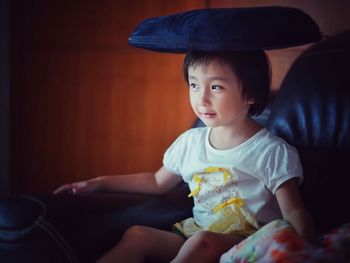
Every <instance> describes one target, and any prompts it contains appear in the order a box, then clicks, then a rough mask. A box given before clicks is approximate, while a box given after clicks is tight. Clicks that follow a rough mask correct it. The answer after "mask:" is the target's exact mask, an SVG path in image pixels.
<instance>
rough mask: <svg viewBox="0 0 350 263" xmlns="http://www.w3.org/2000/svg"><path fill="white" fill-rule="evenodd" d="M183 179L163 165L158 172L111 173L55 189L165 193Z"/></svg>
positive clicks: (58, 190) (57, 191) (67, 190)
mask: <svg viewBox="0 0 350 263" xmlns="http://www.w3.org/2000/svg"><path fill="white" fill-rule="evenodd" d="M181 180H182V177H181V176H177V175H174V174H172V173H170V172H168V171H167V170H166V169H165V167H161V168H160V169H159V170H158V171H157V172H156V173H136V174H128V175H110V176H101V177H96V178H93V179H90V180H86V181H81V182H75V183H71V184H66V185H63V186H61V187H59V188H58V189H56V190H55V191H54V194H57V193H62V192H71V193H73V194H76V193H84V192H85V193H87V192H90V193H91V192H99V191H102V192H103V191H104V192H127V193H144V194H163V193H165V192H167V191H168V190H170V189H171V188H173V187H174V186H175V185H177V184H178V183H179V182H180V181H181Z"/></svg>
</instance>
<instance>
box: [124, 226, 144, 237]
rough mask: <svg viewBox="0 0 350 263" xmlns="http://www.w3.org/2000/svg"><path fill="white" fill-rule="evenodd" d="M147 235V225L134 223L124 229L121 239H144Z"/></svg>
mask: <svg viewBox="0 0 350 263" xmlns="http://www.w3.org/2000/svg"><path fill="white" fill-rule="evenodd" d="M147 235H148V229H147V227H145V226H139V225H135V226H132V227H130V228H128V229H127V230H126V231H125V233H124V235H123V239H134V240H144V238H147Z"/></svg>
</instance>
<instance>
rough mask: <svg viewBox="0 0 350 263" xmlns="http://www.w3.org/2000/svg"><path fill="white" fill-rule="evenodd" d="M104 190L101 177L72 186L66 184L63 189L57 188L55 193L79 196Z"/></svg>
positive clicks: (72, 184)
mask: <svg viewBox="0 0 350 263" xmlns="http://www.w3.org/2000/svg"><path fill="white" fill-rule="evenodd" d="M100 190H102V180H101V178H100V177H97V178H93V179H90V180H87V181H81V182H74V183H71V184H65V185H62V186H61V187H59V188H57V189H56V190H55V191H54V192H53V193H54V194H61V193H69V194H77V193H92V192H97V191H100Z"/></svg>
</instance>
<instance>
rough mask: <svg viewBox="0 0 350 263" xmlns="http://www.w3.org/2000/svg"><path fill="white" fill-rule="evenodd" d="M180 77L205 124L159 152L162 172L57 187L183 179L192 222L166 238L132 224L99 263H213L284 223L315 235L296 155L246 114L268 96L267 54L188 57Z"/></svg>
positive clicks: (156, 186) (138, 187)
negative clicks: (265, 228) (261, 229)
mask: <svg viewBox="0 0 350 263" xmlns="http://www.w3.org/2000/svg"><path fill="white" fill-rule="evenodd" d="M184 77H185V80H186V81H187V83H188V85H189V96H190V102H191V106H192V108H193V110H194V112H195V114H196V115H197V116H198V118H199V119H200V120H202V122H203V123H204V124H205V125H206V127H201V128H194V129H190V130H188V131H186V132H185V133H183V134H182V135H181V136H180V137H179V138H178V139H177V140H176V141H175V142H174V143H173V144H172V145H171V146H170V147H169V148H168V150H167V151H166V153H165V155H164V159H163V167H161V168H160V169H159V170H158V171H157V172H156V173H138V174H131V175H121V176H120V175H119V176H103V177H98V178H94V179H91V180H88V181H84V182H78V183H73V184H68V185H64V186H62V187H60V188H58V189H57V190H56V191H55V193H59V192H63V191H67V190H68V191H73V193H80V192H94V191H115V192H121V191H123V192H124V191H125V192H133V193H151V194H163V193H165V192H167V191H169V190H170V189H171V188H173V187H174V186H175V185H177V184H178V183H180V182H181V181H182V180H183V181H185V182H186V183H188V185H189V188H190V191H191V192H190V194H189V197H193V198H194V204H195V205H194V208H193V218H188V219H185V220H184V221H182V222H178V223H176V224H175V225H174V231H173V232H166V231H162V230H158V229H153V228H149V227H145V226H133V227H131V228H130V229H128V230H127V231H126V232H125V234H124V236H123V237H122V239H121V241H120V242H119V243H118V244H117V245H116V246H115V247H114V248H113V249H112V250H111V251H110V252H108V253H107V254H106V255H104V256H103V257H102V258H101V259H100V261H99V262H116V260H118V262H144V261H145V260H150V261H151V262H170V261H172V262H218V261H219V259H220V255H221V254H223V253H224V252H225V251H227V250H228V249H230V248H231V247H232V246H234V245H235V244H237V243H239V242H240V241H241V240H243V239H244V238H245V237H247V236H248V235H250V234H252V233H254V232H255V231H256V230H258V229H259V227H261V226H262V225H264V224H266V223H268V222H270V221H272V220H275V219H278V218H281V217H283V218H284V219H286V220H288V221H289V222H291V223H292V224H293V226H294V227H295V228H296V230H297V231H298V233H299V234H300V235H302V236H305V237H306V238H307V239H309V240H310V239H312V235H313V224H312V220H311V218H310V216H309V214H308V212H307V211H306V209H305V207H304V205H303V202H302V199H301V197H300V194H299V191H298V185H299V184H300V183H301V180H302V167H301V164H300V160H299V157H298V153H297V152H296V150H295V149H294V148H293V147H292V146H290V145H288V144H287V143H286V142H285V141H283V140H282V139H281V138H278V137H276V136H274V135H272V134H271V133H269V132H268V131H267V130H266V129H265V128H263V127H261V126H260V125H259V124H257V123H256V122H255V121H254V120H253V119H252V118H251V116H253V115H256V114H259V113H261V111H262V110H263V109H264V107H265V105H266V103H267V100H268V94H269V86H270V68H269V63H268V59H267V57H266V55H265V53H264V52H263V51H245V52H243V51H240V52H199V51H190V52H189V53H188V54H187V56H186V58H185V61H184ZM174 223H175V222H174Z"/></svg>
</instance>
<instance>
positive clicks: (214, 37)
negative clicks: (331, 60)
mask: <svg viewBox="0 0 350 263" xmlns="http://www.w3.org/2000/svg"><path fill="white" fill-rule="evenodd" d="M321 36H322V34H321V33H320V31H319V28H318V26H317V24H316V23H315V22H314V21H313V20H312V19H311V18H310V17H309V16H308V15H307V14H305V13H304V12H302V11H301V10H299V9H296V8H290V7H278V6H271V7H250V8H213V9H197V10H192V11H187V12H182V13H177V14H172V15H168V16H160V17H153V18H148V19H145V20H144V21H142V22H141V23H140V24H139V26H138V27H137V28H136V30H135V31H134V32H133V33H132V34H131V35H130V37H129V44H130V45H132V46H134V47H138V48H143V49H148V50H153V51H158V52H169V53H186V52H187V51H188V50H204V51H228V50H254V49H255V50H256V49H260V50H261V49H262V50H268V49H279V48H287V47H292V46H298V45H303V44H307V43H311V42H316V41H319V40H320V39H321Z"/></svg>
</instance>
